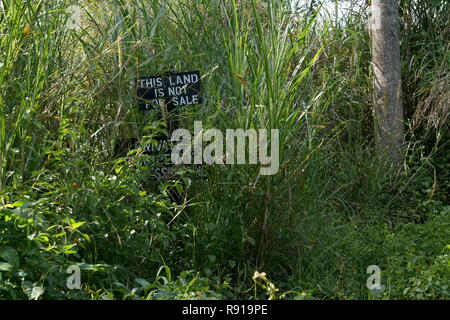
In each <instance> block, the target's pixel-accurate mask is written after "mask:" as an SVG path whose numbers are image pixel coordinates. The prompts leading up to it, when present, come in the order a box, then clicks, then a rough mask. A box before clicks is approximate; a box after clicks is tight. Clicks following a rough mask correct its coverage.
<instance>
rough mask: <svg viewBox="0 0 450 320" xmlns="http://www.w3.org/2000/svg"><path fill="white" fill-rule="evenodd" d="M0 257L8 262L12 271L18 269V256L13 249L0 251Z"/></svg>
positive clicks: (7, 248) (8, 248)
mask: <svg viewBox="0 0 450 320" xmlns="http://www.w3.org/2000/svg"><path fill="white" fill-rule="evenodd" d="M0 257H1V258H2V259H3V260H5V261H7V262H9V263H10V264H11V265H12V267H13V268H14V269H17V268H19V255H18V254H17V251H16V250H15V249H13V248H11V247H6V248H2V249H0Z"/></svg>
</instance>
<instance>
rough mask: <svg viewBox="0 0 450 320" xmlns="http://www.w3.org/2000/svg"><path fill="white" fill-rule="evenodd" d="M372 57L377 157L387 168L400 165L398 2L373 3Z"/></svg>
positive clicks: (401, 124)
mask: <svg viewBox="0 0 450 320" xmlns="http://www.w3.org/2000/svg"><path fill="white" fill-rule="evenodd" d="M370 29H371V36H372V53H373V58H372V62H373V68H374V108H373V114H374V121H375V146H376V151H377V154H378V155H379V156H380V157H382V158H384V160H386V161H387V162H388V163H387V164H388V165H393V166H396V167H398V166H400V165H401V163H402V161H403V145H404V138H405V137H404V126H403V104H402V85H401V73H400V72H401V71H400V41H399V17H398V0H373V1H372V21H371V22H370Z"/></svg>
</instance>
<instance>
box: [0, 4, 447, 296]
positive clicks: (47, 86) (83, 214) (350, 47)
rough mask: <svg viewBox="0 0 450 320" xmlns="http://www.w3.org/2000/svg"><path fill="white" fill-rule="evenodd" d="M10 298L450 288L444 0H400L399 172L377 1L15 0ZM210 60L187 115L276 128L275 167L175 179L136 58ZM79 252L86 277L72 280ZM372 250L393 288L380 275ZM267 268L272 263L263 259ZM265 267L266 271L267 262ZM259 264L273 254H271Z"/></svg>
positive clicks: (389, 292) (7, 52)
mask: <svg viewBox="0 0 450 320" xmlns="http://www.w3.org/2000/svg"><path fill="white" fill-rule="evenodd" d="M3 4H4V9H0V35H1V38H0V48H1V50H0V299H205V298H218V299H222V298H235V299H264V298H270V299H375V298H376V299H380V298H382V299H448V297H449V288H448V279H450V274H449V272H450V269H449V267H450V259H449V250H450V248H449V244H450V234H449V232H450V229H449V221H450V220H449V217H450V202H449V191H450V165H449V164H450V152H449V150H450V148H449V143H450V137H449V130H448V128H449V126H448V117H447V116H448V111H449V109H448V101H449V99H448V98H449V78H448V74H449V72H448V71H449V70H448V66H449V59H450V55H449V43H448V39H449V38H450V37H449V27H448V22H447V19H448V16H449V6H448V5H447V4H446V2H445V1H431V0H427V1H400V5H401V13H400V14H401V32H402V35H401V36H402V44H401V45H402V61H403V62H402V72H403V82H404V92H405V97H404V102H405V109H406V123H405V125H406V126H407V128H408V144H407V146H405V149H406V150H407V157H406V160H405V163H404V166H403V168H402V170H401V172H394V171H390V170H387V169H386V167H387V166H386V164H383V163H380V161H379V160H378V159H377V158H376V157H375V156H374V154H373V148H372V127H373V126H372V116H371V104H372V103H371V100H372V91H371V90H372V89H371V86H372V74H371V65H370V60H371V53H370V39H369V35H368V32H367V27H366V21H367V10H363V11H362V12H354V13H350V14H348V15H347V16H345V17H344V18H342V20H341V21H328V20H318V19H317V14H316V13H317V11H316V9H317V8H314V7H308V8H304V9H302V10H300V11H298V12H296V13H295V15H293V14H294V13H293V12H292V11H291V10H290V6H289V3H287V2H285V1H278V0H267V1H256V0H251V1H250V0H249V1H244V0H241V1H239V0H195V1H159V0H148V1H135V0H114V1H95V2H91V1H78V5H79V6H80V7H81V12H82V20H81V21H82V23H81V26H80V28H79V29H75V30H71V29H69V28H67V27H66V22H67V19H68V18H69V17H68V15H67V13H66V8H67V6H68V5H70V4H71V2H70V1H57V0H51V1H48V0H47V1H42V0H37V1H22V0H4V1H3ZM168 70H177V71H188V70H201V73H202V74H203V75H204V78H203V80H202V86H203V93H204V96H205V102H204V103H203V104H202V105H200V106H195V107H189V108H186V109H184V110H182V112H181V113H180V114H178V115H175V114H174V115H171V116H172V117H178V118H177V119H178V120H179V121H180V122H181V125H182V126H183V127H185V128H192V126H193V121H194V120H202V121H203V123H204V127H215V128H219V129H226V128H243V129H248V128H256V129H258V128H266V129H272V128H276V129H279V130H280V154H281V159H280V160H281V161H280V172H279V173H278V174H277V175H275V176H270V177H264V176H260V175H258V171H259V168H258V167H257V166H238V165H236V166H224V167H220V166H211V167H208V168H206V171H207V177H206V178H199V177H198V176H196V175H195V174H194V173H193V172H192V171H191V170H189V169H187V168H180V169H179V170H178V174H177V175H174V176H172V177H171V178H170V179H168V180H166V181H162V182H156V181H155V180H154V179H152V178H151V177H150V175H149V172H152V170H154V168H155V166H156V164H155V159H153V158H152V157H149V156H147V155H145V154H143V153H142V148H140V147H138V148H136V149H134V150H131V151H130V152H128V153H127V152H126V151H125V153H123V154H118V153H117V147H116V146H117V145H118V143H119V140H120V139H122V138H138V139H140V143H141V146H144V145H145V144H149V143H154V141H155V140H154V139H155V137H156V136H157V135H158V134H161V132H164V131H165V128H164V126H163V125H162V124H161V122H160V118H159V115H158V114H157V112H147V113H145V114H143V113H141V112H139V111H138V110H137V105H136V98H135V94H134V86H133V85H132V84H130V83H132V81H133V79H134V78H135V77H136V76H142V75H151V74H159V73H161V72H164V71H168ZM70 265H78V266H79V267H80V269H81V271H82V288H81V289H80V290H69V289H68V288H67V285H66V281H67V278H68V276H69V275H68V274H67V273H66V270H67V268H68V267H69V266H70ZM370 265H379V266H380V268H381V270H382V283H383V285H384V286H385V289H384V291H383V292H382V293H378V292H370V291H369V290H368V289H367V287H366V280H367V277H368V276H369V275H368V274H367V273H366V270H367V267H368V266H370ZM255 271H258V273H255ZM259 272H261V273H259ZM263 272H264V273H263Z"/></svg>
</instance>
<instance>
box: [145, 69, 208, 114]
mask: <svg viewBox="0 0 450 320" xmlns="http://www.w3.org/2000/svg"><path fill="white" fill-rule="evenodd" d="M136 88H137V96H138V98H139V99H140V100H141V103H140V104H139V108H140V109H141V110H149V109H154V108H155V107H156V106H157V105H158V102H159V101H160V100H162V101H164V102H165V103H166V104H167V106H168V107H171V108H173V107H182V106H190V105H195V104H200V103H202V102H203V99H202V96H201V77H200V72H199V71H192V72H180V73H168V74H165V75H164V76H151V77H144V78H138V79H136Z"/></svg>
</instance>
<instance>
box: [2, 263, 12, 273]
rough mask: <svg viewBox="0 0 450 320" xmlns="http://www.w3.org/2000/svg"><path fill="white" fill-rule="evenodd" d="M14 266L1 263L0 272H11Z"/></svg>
mask: <svg viewBox="0 0 450 320" xmlns="http://www.w3.org/2000/svg"><path fill="white" fill-rule="evenodd" d="M12 269H13V266H12V265H11V264H10V263H8V262H0V271H8V272H9V271H11V270H12Z"/></svg>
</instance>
